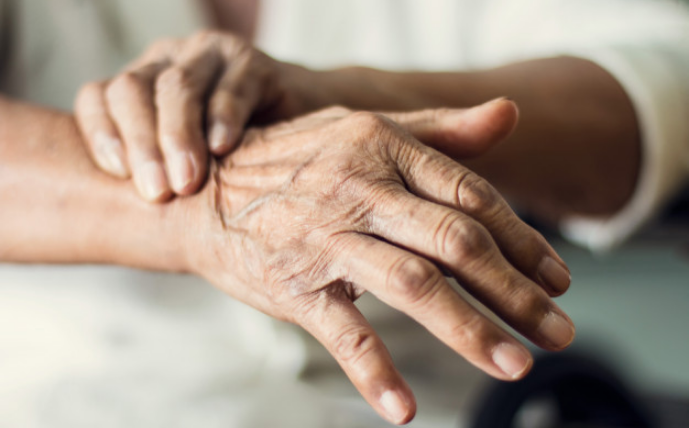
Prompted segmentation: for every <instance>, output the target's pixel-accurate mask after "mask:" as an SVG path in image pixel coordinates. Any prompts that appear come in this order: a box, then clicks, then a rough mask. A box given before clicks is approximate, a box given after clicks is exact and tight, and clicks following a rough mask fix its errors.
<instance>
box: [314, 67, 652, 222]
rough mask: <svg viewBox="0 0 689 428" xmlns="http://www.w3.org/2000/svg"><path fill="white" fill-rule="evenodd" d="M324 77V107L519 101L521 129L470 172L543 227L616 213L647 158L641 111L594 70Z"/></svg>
mask: <svg viewBox="0 0 689 428" xmlns="http://www.w3.org/2000/svg"><path fill="white" fill-rule="evenodd" d="M318 78H319V80H320V82H321V84H322V85H321V86H323V87H325V88H327V90H325V91H324V92H323V96H322V101H323V102H325V100H326V99H328V100H329V101H330V102H332V103H333V104H343V105H346V106H349V107H352V108H362V109H370V110H403V109H418V108H429V107H439V106H448V107H467V106H471V105H476V104H479V103H482V102H485V101H487V100H489V99H492V98H496V97H500V96H507V97H510V98H512V99H514V100H515V101H516V102H517V104H518V105H519V108H520V124H519V126H518V128H517V130H516V132H515V133H514V134H513V136H512V137H511V138H510V140H509V141H508V142H506V143H504V144H502V145H500V146H498V147H497V148H496V149H495V150H493V151H492V152H490V153H489V154H487V155H485V156H482V157H481V158H479V159H475V160H471V161H464V163H466V164H467V165H469V166H471V167H472V168H473V169H474V170H476V171H477V172H479V173H480V174H482V175H484V176H485V177H486V178H488V179H489V180H490V181H491V182H492V183H493V184H494V185H496V186H497V187H498V188H499V189H500V190H501V191H502V192H504V193H505V194H507V195H508V196H509V197H510V198H511V199H513V200H514V201H515V202H516V203H517V204H518V205H521V207H522V208H524V209H526V210H529V211H531V212H533V213H534V214H536V215H538V216H540V217H541V218H544V219H549V220H557V219H558V218H560V217H562V216H566V215H571V214H587V215H606V214H612V213H614V212H616V211H617V210H619V209H620V208H621V207H622V206H623V205H624V203H625V202H626V201H627V200H628V199H629V197H630V195H631V194H632V192H633V189H634V186H635V183H636V176H637V173H638V169H639V163H640V157H641V154H640V141H639V131H638V127H637V121H636V115H635V112H634V110H633V107H632V105H631V102H630V101H629V99H628V97H627V94H626V93H625V91H624V90H623V89H622V87H621V86H620V85H619V84H618V83H617V81H616V80H615V78H614V77H612V76H611V75H609V74H608V73H607V72H606V71H604V70H603V69H601V68H600V67H598V66H597V65H595V64H593V63H591V62H589V61H585V60H582V59H577V58H568V57H561V58H549V59H541V60H533V61H528V62H524V63H519V64H514V65H509V66H505V67H501V68H497V69H494V70H486V71H477V72H469V73H390V72H384V71H377V70H371V69H364V68H350V69H342V70H334V71H329V72H325V73H323V74H321V75H320V76H319V77H318ZM441 149H442V150H443V151H444V152H445V153H448V154H450V155H452V154H453V148H452V147H443V148H441Z"/></svg>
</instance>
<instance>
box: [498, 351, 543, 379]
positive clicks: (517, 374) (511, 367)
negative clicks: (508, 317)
mask: <svg viewBox="0 0 689 428" xmlns="http://www.w3.org/2000/svg"><path fill="white" fill-rule="evenodd" d="M492 359H493V363H494V364H495V365H496V366H497V367H498V368H499V369H500V370H501V371H502V372H503V373H504V374H505V376H506V378H504V380H508V381H515V380H519V379H522V378H523V377H524V376H526V374H527V373H528V372H529V370H531V367H532V366H533V358H532V357H531V354H530V353H529V351H528V350H527V349H526V348H524V347H523V346H522V345H517V344H514V343H509V342H504V343H501V344H499V345H498V346H496V347H495V349H494V350H493V355H492Z"/></svg>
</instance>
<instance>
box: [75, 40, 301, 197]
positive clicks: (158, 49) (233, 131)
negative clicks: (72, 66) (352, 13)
mask: <svg viewBox="0 0 689 428" xmlns="http://www.w3.org/2000/svg"><path fill="white" fill-rule="evenodd" d="M298 69H299V67H297V66H293V65H290V64H285V63H280V62H278V61H275V60H273V59H272V58H270V57H268V56H267V55H265V54H263V53H262V52H260V51H258V50H256V49H254V48H252V47H251V46H250V45H248V44H247V43H246V42H244V41H243V40H242V39H241V38H239V37H237V36H234V35H232V34H229V33H221V32H209V31H205V32H201V33H198V34H196V35H194V36H192V37H189V38H187V39H182V40H162V41H159V42H157V43H155V44H153V45H152V46H151V47H150V48H149V49H148V51H147V52H146V53H144V55H143V56H142V57H141V58H139V59H137V60H136V61H135V62H134V63H133V64H132V65H130V66H129V67H127V68H126V69H125V70H124V71H123V72H122V73H121V74H120V75H119V76H117V77H115V78H114V79H112V80H109V81H104V82H92V83H89V84H87V85H85V86H84V87H83V88H82V90H81V91H80V93H79V95H78V96H77V100H76V105H75V113H76V116H77V120H78V122H79V125H80V128H81V130H82V133H83V135H84V137H85V140H86V142H87V145H88V147H89V151H90V153H91V154H92V156H93V158H94V160H95V162H96V164H97V165H98V166H99V167H100V168H101V169H102V170H103V171H105V172H107V173H109V174H111V175H114V176H117V177H121V178H127V177H129V176H130V174H131V175H132V176H133V178H134V182H135V184H136V186H137V189H138V191H139V193H140V194H141V196H143V197H144V198H145V199H147V200H150V201H157V202H160V201H165V200H167V199H169V198H170V197H171V196H172V195H173V193H176V194H179V195H188V194H191V193H194V192H195V191H196V190H198V189H199V187H200V186H201V185H202V184H203V183H204V181H205V179H206V172H207V164H208V156H209V152H210V153H212V154H215V155H223V154H225V153H227V152H229V151H230V149H231V148H232V147H233V146H234V145H235V144H236V142H237V140H238V139H239V138H240V137H241V133H242V132H243V131H244V127H245V125H246V123H247V122H248V121H249V119H250V118H251V117H252V116H254V117H255V116H256V115H258V116H261V115H264V116H266V117H270V118H271V119H275V118H285V117H291V116H293V115H295V114H296V113H297V112H298V111H300V110H302V109H301V108H300V107H299V103H300V101H299V100H298V99H297V98H296V97H295V94H297V93H300V91H297V90H290V89H288V85H291V84H295V82H296V80H298V79H297V78H296V77H294V76H293V75H292V74H291V73H292V72H294V71H295V70H298Z"/></svg>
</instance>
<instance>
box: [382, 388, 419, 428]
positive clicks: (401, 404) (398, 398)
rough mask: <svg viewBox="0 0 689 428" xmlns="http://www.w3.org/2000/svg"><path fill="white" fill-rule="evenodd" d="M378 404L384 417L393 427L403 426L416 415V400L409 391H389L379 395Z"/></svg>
mask: <svg viewBox="0 0 689 428" xmlns="http://www.w3.org/2000/svg"><path fill="white" fill-rule="evenodd" d="M379 403H380V405H381V407H382V408H383V411H384V412H385V413H384V417H385V419H387V420H388V421H389V422H392V423H393V424H395V425H405V424H408V423H409V422H411V420H412V419H414V416H415V415H416V400H415V399H414V396H413V395H411V392H410V391H401V390H396V389H389V390H387V391H385V392H383V394H381V396H380V399H379Z"/></svg>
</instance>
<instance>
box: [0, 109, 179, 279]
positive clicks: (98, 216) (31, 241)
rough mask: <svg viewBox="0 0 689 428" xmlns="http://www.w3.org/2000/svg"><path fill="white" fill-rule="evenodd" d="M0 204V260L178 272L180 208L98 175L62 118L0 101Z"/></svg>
mask: <svg viewBox="0 0 689 428" xmlns="http://www.w3.org/2000/svg"><path fill="white" fill-rule="evenodd" d="M0 201H2V208H1V209H0V261H4V262H25V263H112V264H121V265H127V266H133V267H139V268H147V269H157V270H185V269H186V261H185V255H184V253H183V248H184V245H183V243H184V236H183V235H181V233H184V231H185V230H187V229H184V228H180V229H175V225H176V224H177V222H178V221H179V219H180V218H181V217H183V216H184V215H185V211H184V209H183V207H182V206H181V204H180V203H171V204H166V205H153V204H149V203H147V202H144V201H142V200H141V199H140V198H138V197H137V195H136V194H135V192H134V191H133V188H132V186H131V183H129V182H125V181H119V180H117V179H113V178H110V177H108V176H106V175H105V174H103V173H101V172H100V171H98V170H97V169H96V168H95V167H94V166H93V163H92V161H91V160H90V159H89V157H88V154H87V152H86V150H85V149H84V145H83V144H82V142H81V137H80V135H79V132H78V130H77V128H76V126H75V123H74V120H73V118H72V117H71V116H70V115H67V114H64V113H59V112H54V111H49V110H46V109H42V108H38V107H34V106H29V105H26V104H21V103H16V102H13V101H10V100H7V99H4V98H0Z"/></svg>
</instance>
